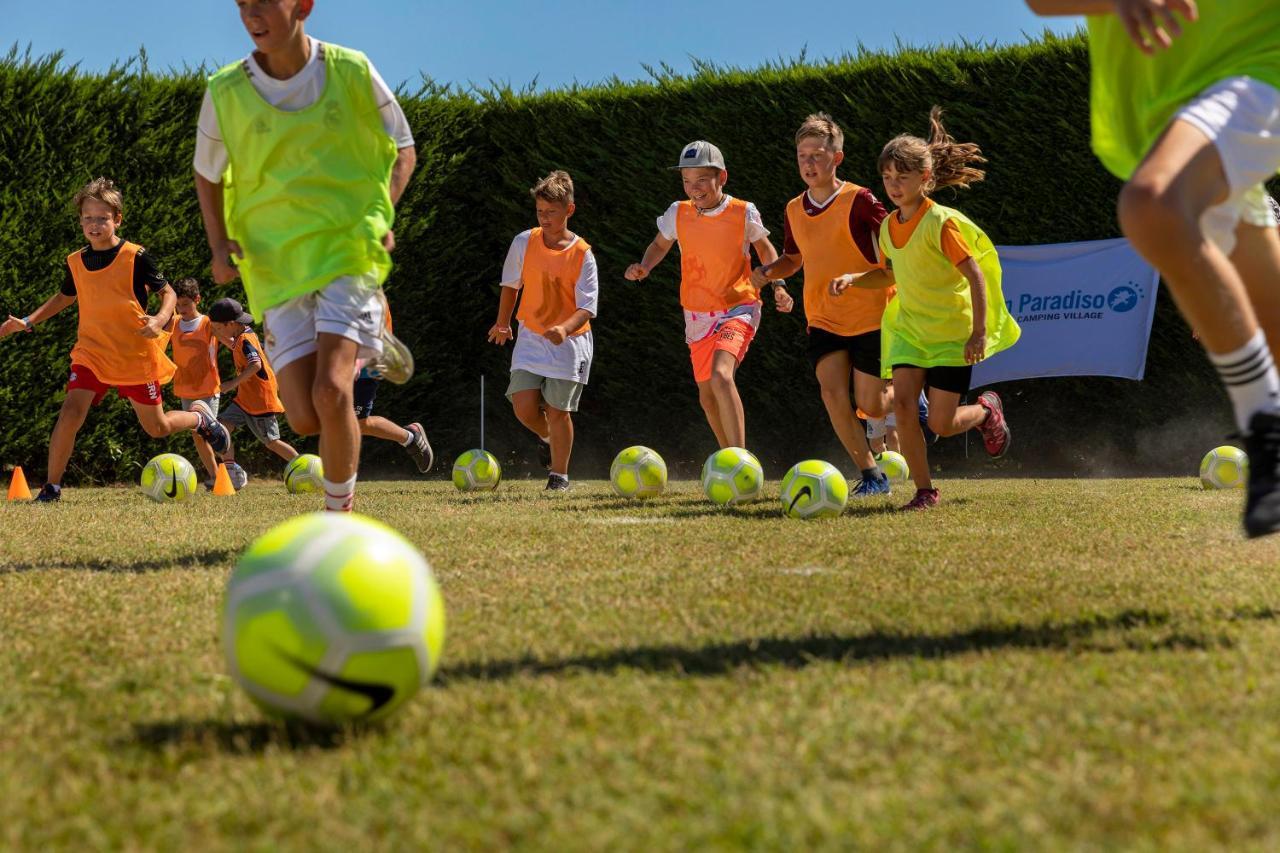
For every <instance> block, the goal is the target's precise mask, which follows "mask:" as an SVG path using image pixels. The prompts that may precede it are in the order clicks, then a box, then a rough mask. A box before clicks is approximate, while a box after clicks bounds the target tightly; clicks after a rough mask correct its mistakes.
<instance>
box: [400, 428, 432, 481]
mask: <svg viewBox="0 0 1280 853" xmlns="http://www.w3.org/2000/svg"><path fill="white" fill-rule="evenodd" d="M405 429H407V430H408V431H409V432H410V433H412V434H413V441H411V442H409V443H408V445H406V446H405V449H404V452H405V453H408V454H409V457H410V458H411V459H413V461H414V462H416V463H417V465H418V472H419V473H420V474H425V473H427V472H428V471H430V470H431V466H432V465H434V464H435V462H436V455H435V453H434V451H432V450H431V442H429V441H427V431H426V430H424V429H423V428H422V424H420V423H411V424H409V425H408V426H407V427H405Z"/></svg>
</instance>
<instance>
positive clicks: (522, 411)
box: [511, 398, 542, 423]
mask: <svg viewBox="0 0 1280 853" xmlns="http://www.w3.org/2000/svg"><path fill="white" fill-rule="evenodd" d="M511 408H512V410H513V411H514V412H515V413H516V417H517V418H519V419H520V420H521V421H524V422H525V423H528V422H530V421H536V420H537V419H538V418H539V417H541V416H542V407H541V406H539V405H538V401H537V400H529V399H524V398H521V399H515V400H512V401H511Z"/></svg>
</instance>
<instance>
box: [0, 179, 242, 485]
mask: <svg viewBox="0 0 1280 853" xmlns="http://www.w3.org/2000/svg"><path fill="white" fill-rule="evenodd" d="M75 202H76V207H77V209H78V210H79V211H80V227H81V229H82V230H83V231H84V236H85V238H86V239H87V240H88V241H89V245H88V246H86V247H84V248H83V249H81V250H79V251H76V252H72V253H71V254H70V255H68V256H67V273H66V279H65V281H64V282H63V285H62V288H61V290H60V291H59V292H58V293H56V294H54V295H53V296H52V297H50V298H49V300H48V301H46V302H45V303H44V304H43V305H41V306H40V307H39V308H37V309H36V310H35V311H33V312H32V313H31V314H30V315H28V316H27V317H14V316H10V317H9V319H8V320H6V321H5V322H4V323H3V324H0V338H4V337H5V336H7V335H11V334H13V333H14V332H19V331H24V330H25V331H27V332H30V331H32V330H33V329H34V328H35V327H36V326H37V325H38V324H40V323H42V322H44V321H45V320H47V319H49V318H50V317H52V316H54V315H55V314H57V313H58V312H59V311H61V310H62V309H64V308H66V307H67V306H68V305H71V304H72V303H73V302H78V303H79V308H80V323H79V335H78V337H77V340H76V345H75V347H74V348H73V349H72V350H71V378H70V379H69V380H68V382H67V397H66V399H65V400H64V401H63V403H62V411H61V412H59V413H58V422H57V423H56V424H55V425H54V427H53V435H52V436H51V437H50V439H49V473H48V479H47V480H46V482H45V484H44V487H43V488H41V489H40V494H39V495H38V496H37V497H36V500H38V501H41V502H46V503H47V502H52V501H57V500H60V499H61V497H62V475H63V474H64V473H65V472H66V469H67V461H68V460H69V459H70V458H71V451H72V449H73V448H74V447H75V441H76V433H78V432H79V431H80V427H81V426H83V425H84V421H85V418H86V417H88V414H89V409H90V408H92V407H93V406H95V405H97V404H98V403H100V402H102V398H103V397H105V396H106V393H107V391H109V390H111V389H112V388H115V389H116V393H117V394H119V395H120V396H121V397H124V398H125V399H127V400H128V401H129V402H130V403H131V404H132V405H133V410H134V412H136V413H137V415H138V422H139V423H140V424H142V428H143V429H144V430H146V431H147V435H150V436H151V437H152V438H164V437H165V436H167V435H171V434H172V433H175V432H178V431H179V430H184V429H190V430H195V431H196V434H197V435H199V436H201V437H202V438H203V439H204V440H205V441H207V442H208V443H209V446H210V447H212V448H213V449H214V451H215V452H218V453H221V452H223V451H225V450H226V449H227V446H228V444H229V443H230V437H229V436H228V434H227V431H226V429H224V428H223V427H222V426H221V425H220V424H219V423H218V422H217V420H216V419H215V418H214V416H213V412H211V411H209V408H208V406H206V405H204V404H203V403H199V402H197V403H196V404H195V405H194V406H193V407H192V409H191V411H189V412H166V411H165V410H164V405H163V404H162V402H161V397H160V387H161V386H162V385H164V384H165V383H166V382H168V381H169V380H170V379H172V378H173V375H174V372H175V371H176V367H175V366H174V363H173V362H172V361H170V360H169V359H168V357H167V356H165V354H164V350H165V346H166V345H167V344H168V338H169V335H168V333H167V332H166V331H165V329H167V328H168V326H169V321H170V319H171V318H172V316H173V307H174V303H175V302H176V301H177V297H176V296H175V295H174V292H173V288H172V287H170V286H169V283H168V282H167V281H165V278H164V276H163V275H162V274H161V272H160V270H159V269H157V267H156V264H155V261H154V260H153V259H152V258H151V256H150V255H148V254H147V252H146V250H145V249H144V248H142V247H141V246H139V245H137V244H136V243H129V242H127V241H125V240H123V239H122V238H120V237H119V236H118V235H117V234H116V231H117V229H119V227H120V224H121V222H122V221H123V218H124V198H123V196H122V195H121V193H120V191H119V190H118V189H116V186H115V184H114V183H113V182H112V181H110V180H108V179H106V178H97V179H95V180H93V181H90V182H89V183H88V184H86V185H85V186H84V187H83V188H81V190H80V191H79V192H78V193H76V197H75ZM152 294H159V295H160V301H161V304H160V310H159V311H157V312H156V313H155V314H154V315H150V314H148V313H147V311H146V306H147V301H148V297H149V296H150V295H152Z"/></svg>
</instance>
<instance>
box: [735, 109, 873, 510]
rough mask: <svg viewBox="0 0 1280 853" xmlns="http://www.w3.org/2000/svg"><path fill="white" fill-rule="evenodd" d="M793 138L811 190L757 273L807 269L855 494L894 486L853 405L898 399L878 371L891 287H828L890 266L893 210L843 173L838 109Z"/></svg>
mask: <svg viewBox="0 0 1280 853" xmlns="http://www.w3.org/2000/svg"><path fill="white" fill-rule="evenodd" d="M795 143H796V160H797V163H798V165H799V169H800V178H801V179H802V180H803V181H804V182H805V184H806V185H807V189H806V190H805V192H803V193H801V194H800V195H798V196H796V197H795V198H793V199H792V200H791V201H790V202H789V203H788V204H787V209H786V219H785V220H784V222H785V226H784V229H783V233H784V237H783V249H782V257H781V258H780V259H778V260H777V261H775V262H773V263H771V264H764V265H762V266H759V267H757V268H756V269H755V270H754V271H753V272H752V281H753V282H755V283H756V284H763V283H764V282H765V281H768V280H769V279H771V278H786V277H788V276H791V275H795V273H797V272H799V271H800V270H801V269H802V268H803V269H804V313H805V318H806V321H807V327H808V336H809V361H810V363H811V364H812V366H813V371H814V374H815V376H816V377H817V379H818V386H819V388H820V390H821V392H822V402H823V405H824V406H825V407H826V410H827V417H828V418H829V419H830V421H831V426H832V428H833V429H834V430H835V432H836V436H837V437H838V438H839V439H840V443H841V444H843V445H844V448H845V451H846V452H847V453H848V454H849V457H850V458H851V459H852V460H853V462H854V464H856V465H857V466H858V469H859V471H861V473H862V479H861V480H860V482H859V483H858V484H857V485H856V486H855V487H854V489H853V495H854V496H856V497H868V496H871V495H882V494H888V493H889V480H888V478H887V477H885V476H884V474H883V473H882V472H881V471H880V470H879V468H878V467H877V466H876V462H875V458H874V457H873V455H872V453H871V448H870V447H869V445H868V443H867V435H866V431H865V430H864V429H863V428H862V427H861V426H860V424H859V423H858V418H857V417H856V416H855V414H854V405H855V402H856V405H857V406H858V408H860V409H861V410H862V412H863V413H865V416H866V417H867V418H868V419H875V418H882V417H884V416H885V415H886V414H887V413H888V412H889V410H890V407H891V405H892V396H891V390H892V389H891V388H890V385H889V383H888V382H887V381H886V380H883V379H881V378H880V317H881V316H882V315H883V314H884V307H885V305H886V304H888V302H889V300H890V299H891V298H892V297H893V294H894V289H893V288H892V287H889V288H885V289H884V290H857V291H856V292H854V293H851V294H846V295H845V296H843V297H835V296H832V295H831V293H830V292H829V291H828V285H829V284H830V282H831V280H832V279H833V278H836V277H837V276H841V275H845V274H847V273H855V274H856V273H864V272H868V271H869V270H873V269H877V268H880V267H883V265H884V264H883V262H882V261H881V260H880V256H879V251H878V249H877V235H878V234H879V229H880V221H881V220H882V219H884V218H885V216H887V215H888V213H887V212H886V211H885V209H884V205H882V204H881V203H880V201H879V199H877V198H876V197H875V195H874V194H873V193H872V192H871V190H869V189H867V188H865V187H861V186H858V185H857V184H855V183H852V182H851V181H844V180H841V179H840V178H839V177H837V175H836V170H837V169H838V168H839V166H840V164H841V163H843V162H844V131H842V130H841V129H840V126H839V125H838V124H836V122H835V120H834V119H833V118H832V117H831V116H829V115H828V114H826V113H822V112H819V113H814V114H813V115H810V116H808V117H807V118H806V119H805V120H804V122H803V123H802V124H801V125H800V129H799V130H797V131H796V136H795ZM850 297H852V298H850ZM851 387H852V389H853V393H852V395H851V394H850V388H851Z"/></svg>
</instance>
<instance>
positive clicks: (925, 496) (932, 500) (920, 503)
mask: <svg viewBox="0 0 1280 853" xmlns="http://www.w3.org/2000/svg"><path fill="white" fill-rule="evenodd" d="M937 505H938V490H937V489H916V496H915V497H914V498H912V499H911V503H909V504H907V505H906V506H904V507H902V511H903V512H908V511H911V510H917V509H933V508H934V507H935V506H937Z"/></svg>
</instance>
